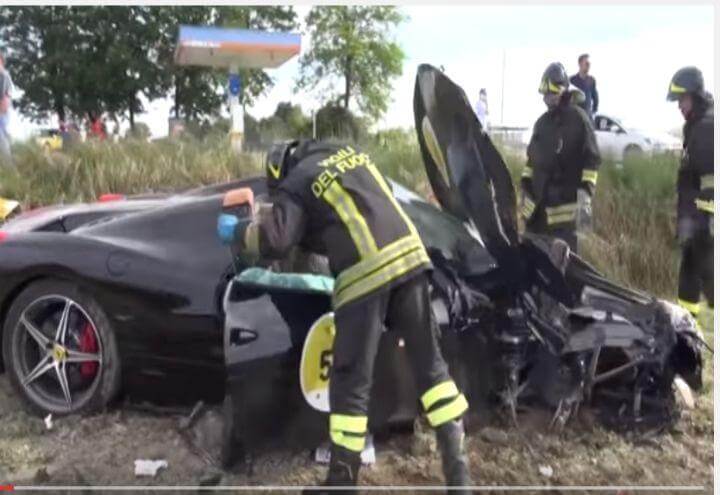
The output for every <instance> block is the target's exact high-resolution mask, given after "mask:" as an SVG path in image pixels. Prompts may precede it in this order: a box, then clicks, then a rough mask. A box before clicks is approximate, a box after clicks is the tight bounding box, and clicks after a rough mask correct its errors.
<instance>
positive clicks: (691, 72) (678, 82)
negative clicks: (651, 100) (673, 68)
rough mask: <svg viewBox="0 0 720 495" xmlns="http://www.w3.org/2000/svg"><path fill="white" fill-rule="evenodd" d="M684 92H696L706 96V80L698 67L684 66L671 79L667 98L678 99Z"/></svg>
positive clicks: (703, 96)
mask: <svg viewBox="0 0 720 495" xmlns="http://www.w3.org/2000/svg"><path fill="white" fill-rule="evenodd" d="M684 94H694V95H697V96H699V97H701V98H705V95H706V93H705V82H704V81H703V75H702V72H700V69H698V68H697V67H683V68H682V69H680V70H679V71H677V72H676V73H675V75H674V76H673V77H672V79H671V80H670V86H669V87H668V93H667V100H668V101H677V100H679V99H680V97H681V96H682V95H684Z"/></svg>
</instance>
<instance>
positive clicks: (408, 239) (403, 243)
mask: <svg viewBox="0 0 720 495" xmlns="http://www.w3.org/2000/svg"><path fill="white" fill-rule="evenodd" d="M418 248H422V249H425V246H423V244H422V241H420V240H419V239H418V238H417V237H415V236H413V235H407V236H405V237H401V238H400V239H398V240H397V241H394V242H391V243H390V244H388V245H387V246H385V247H384V248H382V249H381V250H380V251H378V252H377V253H376V254H375V255H374V256H373V257H371V258H368V259H366V260H363V261H360V262H358V263H356V264H354V265H353V266H351V267H349V268H347V269H345V270H343V271H342V272H341V273H340V274H339V275H338V276H337V279H336V280H335V292H340V291H342V290H344V289H345V287H347V286H349V285H352V284H354V283H355V282H357V281H358V280H360V279H361V278H363V277H365V276H367V275H368V274H370V273H371V272H374V271H375V270H378V269H380V268H382V266H383V265H385V264H386V263H388V262H390V261H392V260H393V259H395V258H398V257H400V256H402V255H404V254H407V253H409V252H411V251H413V250H416V249H418Z"/></svg>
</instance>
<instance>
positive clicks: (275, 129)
mask: <svg viewBox="0 0 720 495" xmlns="http://www.w3.org/2000/svg"><path fill="white" fill-rule="evenodd" d="M310 137H312V121H311V120H310V117H309V116H307V115H305V114H304V113H303V111H302V108H301V107H300V105H293V104H291V103H289V102H281V103H279V104H278V106H277V108H276V109H275V113H274V114H273V115H271V116H269V117H265V118H262V119H260V120H257V119H255V118H253V117H252V116H251V115H248V114H245V143H246V144H247V145H248V146H249V147H250V148H254V149H265V148H267V147H268V146H269V145H270V144H272V143H273V142H277V141H284V140H288V139H302V138H310Z"/></svg>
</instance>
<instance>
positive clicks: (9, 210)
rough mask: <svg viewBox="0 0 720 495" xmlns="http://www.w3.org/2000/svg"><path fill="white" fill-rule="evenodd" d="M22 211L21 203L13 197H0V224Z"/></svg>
mask: <svg viewBox="0 0 720 495" xmlns="http://www.w3.org/2000/svg"><path fill="white" fill-rule="evenodd" d="M19 211H20V203H18V202H17V201H15V200H13V199H6V198H3V197H0V224H2V223H3V222H4V221H5V220H7V219H8V218H10V217H11V216H12V215H13V214H14V213H18V212H19Z"/></svg>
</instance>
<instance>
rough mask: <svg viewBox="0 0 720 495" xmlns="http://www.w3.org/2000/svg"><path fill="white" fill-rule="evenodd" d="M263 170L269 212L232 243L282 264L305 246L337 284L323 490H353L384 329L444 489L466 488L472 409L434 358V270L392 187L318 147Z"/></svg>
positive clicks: (347, 157) (365, 159) (277, 154)
mask: <svg viewBox="0 0 720 495" xmlns="http://www.w3.org/2000/svg"><path fill="white" fill-rule="evenodd" d="M267 172H268V185H269V187H270V190H271V197H272V203H273V206H272V209H271V210H269V211H266V212H265V213H262V214H260V215H257V216H255V217H254V218H253V219H252V220H251V221H249V222H242V223H240V224H239V225H237V226H236V227H234V228H233V235H232V236H231V237H232V239H233V240H235V242H238V243H240V245H241V248H242V249H243V250H244V251H245V252H255V253H259V255H260V256H261V257H263V258H281V257H283V256H284V255H285V254H286V253H287V252H288V251H289V250H290V249H291V248H292V247H293V246H295V245H301V246H302V247H304V248H305V249H307V250H308V251H311V252H316V253H322V254H325V255H327V256H328V258H329V263H330V269H331V271H332V273H333V275H334V276H335V277H336V278H335V288H334V293H333V308H334V311H335V325H336V337H335V342H334V347H333V365H332V369H331V374H330V410H331V414H330V439H331V442H332V446H331V459H330V467H329V471H328V477H327V480H326V484H327V485H355V484H356V483H357V477H358V470H359V467H360V453H361V451H362V450H363V447H364V444H365V436H366V432H367V410H368V400H369V395H370V389H371V385H372V376H373V365H374V360H375V355H376V352H377V349H378V343H379V341H380V336H381V333H382V331H383V327H384V326H385V325H387V327H388V328H389V329H391V330H394V331H398V332H400V334H401V335H402V337H403V339H404V340H405V346H406V349H407V351H408V353H409V356H410V360H411V363H412V366H413V371H414V375H415V378H416V382H417V385H418V388H419V390H421V391H422V395H421V397H420V401H421V403H422V406H423V409H424V412H425V414H426V416H427V419H428V421H429V423H430V425H431V426H432V427H433V428H435V430H436V436H437V440H438V445H439V448H440V451H441V454H442V459H443V471H444V474H445V478H446V481H447V483H448V484H449V485H460V486H469V485H471V481H470V476H469V470H468V463H467V456H466V454H465V452H464V446H463V443H464V432H463V426H462V420H461V417H462V415H463V413H464V412H465V411H466V409H467V407H468V404H467V400H466V399H465V396H464V395H463V394H462V393H461V392H460V391H459V390H458V388H457V386H456V384H455V382H454V381H453V380H452V378H451V377H450V375H449V373H448V368H447V364H446V363H445V361H444V360H443V357H442V355H441V353H440V349H439V344H438V341H437V327H436V324H435V322H434V320H433V316H432V314H431V308H430V296H429V278H428V270H430V269H431V268H432V266H431V263H430V260H429V258H428V256H427V254H426V251H425V247H424V246H423V243H422V241H421V240H420V237H419V235H418V233H417V230H416V228H415V226H414V225H413V224H412V222H411V221H410V219H409V218H408V217H407V215H406V214H405V212H404V211H403V209H402V208H401V207H400V205H399V204H398V202H397V201H396V200H395V198H394V197H393V194H392V191H391V189H390V186H389V184H388V183H387V182H386V181H385V179H384V178H383V177H382V176H381V175H380V172H379V171H378V170H377V168H376V166H375V165H374V163H373V161H372V159H371V158H370V157H369V156H368V155H367V154H366V153H362V152H361V151H359V150H356V149H355V148H353V147H351V146H338V145H333V144H326V143H322V142H315V141H306V142H303V143H298V142H294V143H288V144H285V145H283V146H282V147H276V148H275V149H274V150H273V151H272V152H271V153H270V154H269V156H268V164H267ZM221 237H222V234H221ZM225 240H226V241H230V239H225Z"/></svg>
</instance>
